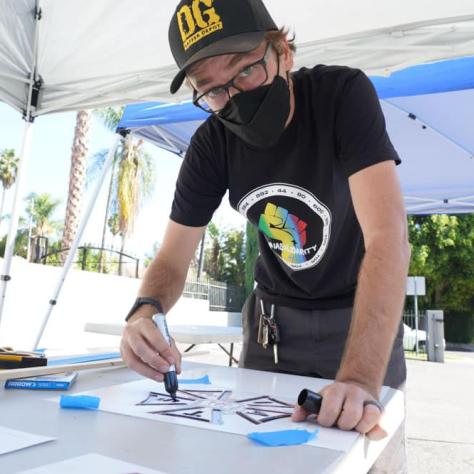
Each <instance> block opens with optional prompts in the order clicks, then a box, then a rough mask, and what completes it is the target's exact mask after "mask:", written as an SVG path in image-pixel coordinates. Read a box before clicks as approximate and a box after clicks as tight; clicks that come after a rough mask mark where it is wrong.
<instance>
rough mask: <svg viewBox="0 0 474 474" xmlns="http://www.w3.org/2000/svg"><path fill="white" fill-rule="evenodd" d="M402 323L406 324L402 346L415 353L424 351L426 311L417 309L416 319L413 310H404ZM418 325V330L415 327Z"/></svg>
mask: <svg viewBox="0 0 474 474" xmlns="http://www.w3.org/2000/svg"><path fill="white" fill-rule="evenodd" d="M403 323H404V324H405V325H406V326H408V327H404V334H403V348H404V349H405V351H410V352H411V351H413V352H417V353H420V352H421V353H423V354H425V353H426V342H427V316H426V311H418V321H417V320H416V314H415V312H414V311H410V310H408V311H404V313H403ZM417 326H418V331H417V330H416V327H417Z"/></svg>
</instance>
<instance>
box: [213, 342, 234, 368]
mask: <svg viewBox="0 0 474 474" xmlns="http://www.w3.org/2000/svg"><path fill="white" fill-rule="evenodd" d="M217 345H218V346H219V347H220V348H221V349H222V350H223V351H224V352H225V353H226V354H227V355H228V356H229V367H230V366H231V362H232V361H234V362H235V363H236V364H238V363H239V361H238V360H237V359H236V358H235V357H234V355H233V352H234V343H233V342H232V343H231V346H230V348H231V349H230V350H231V352H229V351H228V350H227V349H226V348H225V347H224V346H223V345H222V344H217Z"/></svg>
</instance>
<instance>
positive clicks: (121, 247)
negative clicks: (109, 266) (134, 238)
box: [118, 235, 126, 276]
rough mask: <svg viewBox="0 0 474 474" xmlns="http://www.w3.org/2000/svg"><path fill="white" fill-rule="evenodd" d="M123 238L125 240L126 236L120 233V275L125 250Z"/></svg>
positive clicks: (121, 273) (120, 273)
mask: <svg viewBox="0 0 474 474" xmlns="http://www.w3.org/2000/svg"><path fill="white" fill-rule="evenodd" d="M125 240H126V237H125V236H124V235H122V243H121V245H120V254H119V271H118V273H119V275H120V276H122V275H123V252H124V250H125Z"/></svg>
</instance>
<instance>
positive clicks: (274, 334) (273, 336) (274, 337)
mask: <svg viewBox="0 0 474 474" xmlns="http://www.w3.org/2000/svg"><path fill="white" fill-rule="evenodd" d="M268 326H269V331H270V340H271V343H272V345H273V360H274V362H275V364H278V343H279V342H280V331H279V329H278V325H277V323H276V321H275V305H274V304H272V306H271V308H270V318H269V319H268Z"/></svg>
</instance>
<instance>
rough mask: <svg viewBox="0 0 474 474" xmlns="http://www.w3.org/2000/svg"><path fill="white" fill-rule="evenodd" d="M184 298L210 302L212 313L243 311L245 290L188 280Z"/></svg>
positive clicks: (222, 284) (214, 282)
mask: <svg viewBox="0 0 474 474" xmlns="http://www.w3.org/2000/svg"><path fill="white" fill-rule="evenodd" d="M183 296H185V297H187V298H197V299H203V300H208V301H209V310H210V311H229V312H234V311H237V312H238V311H241V309H242V306H243V304H244V301H245V291H244V289H243V288H241V287H239V286H236V285H230V284H228V283H226V282H221V281H214V280H204V279H199V280H198V279H188V280H186V283H185V284H184V290H183Z"/></svg>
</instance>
